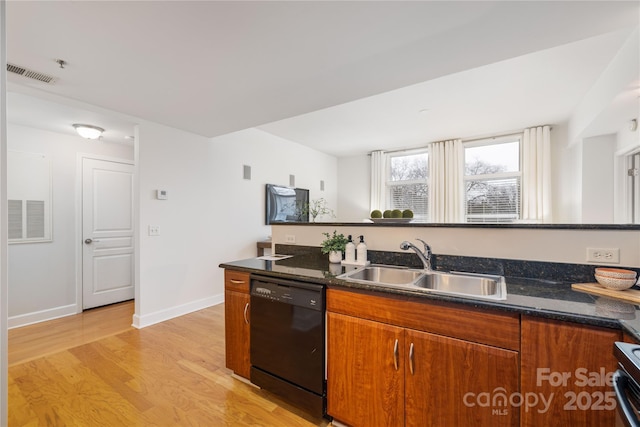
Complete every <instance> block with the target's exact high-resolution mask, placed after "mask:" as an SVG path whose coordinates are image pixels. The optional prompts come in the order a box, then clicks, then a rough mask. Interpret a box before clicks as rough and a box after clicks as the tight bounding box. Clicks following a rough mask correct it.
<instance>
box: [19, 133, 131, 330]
mask: <svg viewBox="0 0 640 427" xmlns="http://www.w3.org/2000/svg"><path fill="white" fill-rule="evenodd" d="M7 139H8V149H9V150H16V151H24V152H31V153H42V154H44V155H46V156H47V157H48V158H49V159H51V162H52V185H53V198H52V208H53V228H52V230H53V241H51V242H44V243H27V244H11V245H9V251H8V252H9V253H8V265H9V297H8V298H9V326H10V327H15V326H20V325H24V324H28V323H33V322H37V321H42V320H46V319H50V318H54V317H58V316H61V315H66V314H72V313H76V312H77V311H78V309H79V306H78V304H79V302H78V301H77V300H76V286H77V285H79V284H80V282H79V281H78V282H76V271H77V270H76V249H77V246H78V242H80V240H81V239H80V238H81V236H77V235H76V225H77V222H76V221H77V211H76V196H77V192H76V188H77V187H76V184H77V183H78V181H77V177H78V173H79V171H77V170H76V169H77V156H78V153H86V154H91V155H99V156H108V157H114V158H120V159H126V160H133V147H132V146H126V145H119V144H109V143H102V142H99V141H89V140H86V139H83V138H80V137H79V136H72V135H64V134H59V133H54V132H48V131H44V130H40V129H35V128H30V127H25V126H20V125H17V124H11V123H9V125H8V129H7ZM8 185H9V186H11V183H8Z"/></svg>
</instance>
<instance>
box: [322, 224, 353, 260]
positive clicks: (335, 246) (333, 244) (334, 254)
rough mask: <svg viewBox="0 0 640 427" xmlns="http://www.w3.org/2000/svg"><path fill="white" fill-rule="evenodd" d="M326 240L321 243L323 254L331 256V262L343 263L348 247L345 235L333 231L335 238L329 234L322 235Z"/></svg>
mask: <svg viewBox="0 0 640 427" xmlns="http://www.w3.org/2000/svg"><path fill="white" fill-rule="evenodd" d="M322 234H323V235H324V236H325V237H326V239H324V240H323V241H322V243H321V245H322V253H323V254H329V262H341V261H342V253H343V252H344V249H345V247H346V245H347V242H348V240H347V238H346V237H344V234H342V233H340V234H338V232H337V231H336V230H333V236H332V235H330V234H329V233H322Z"/></svg>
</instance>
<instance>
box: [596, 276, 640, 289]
mask: <svg viewBox="0 0 640 427" xmlns="http://www.w3.org/2000/svg"><path fill="white" fill-rule="evenodd" d="M595 276H596V280H597V281H598V283H600V284H601V285H602V286H604V287H605V288H607V289H613V290H616V291H622V290H625V289H629V288H630V287H632V286H633V285H635V284H636V279H618V278H615V277H606V276H600V275H599V274H596V275H595Z"/></svg>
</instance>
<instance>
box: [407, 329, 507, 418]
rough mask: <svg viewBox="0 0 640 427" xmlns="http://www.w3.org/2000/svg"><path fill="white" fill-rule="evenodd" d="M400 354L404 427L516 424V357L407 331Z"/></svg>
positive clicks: (499, 350) (482, 346) (431, 335)
mask: <svg viewBox="0 0 640 427" xmlns="http://www.w3.org/2000/svg"><path fill="white" fill-rule="evenodd" d="M404 352H405V354H406V355H407V356H406V357H407V363H406V365H405V373H406V379H405V398H406V413H405V416H406V425H407V426H421V427H425V426H439V427H440V426H517V425H519V407H518V404H519V400H518V397H519V396H518V393H517V392H518V384H519V367H518V366H519V358H518V353H517V352H515V351H511V350H504V349H500V348H496V347H491V346H487V345H483V344H476V343H471V342H467V341H463V340H458V339H454V338H448V337H443V336H439V335H433V334H429V333H425V332H419V331H414V330H409V329H407V330H406V335H405V350H404ZM510 399H515V402H516V405H515V406H511V405H510V403H509V402H510Z"/></svg>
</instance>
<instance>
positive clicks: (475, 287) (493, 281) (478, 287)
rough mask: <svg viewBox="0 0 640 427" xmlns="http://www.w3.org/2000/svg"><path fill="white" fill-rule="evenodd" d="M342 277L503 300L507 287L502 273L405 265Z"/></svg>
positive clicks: (374, 267) (361, 270)
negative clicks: (440, 269) (446, 270)
mask: <svg viewBox="0 0 640 427" xmlns="http://www.w3.org/2000/svg"><path fill="white" fill-rule="evenodd" d="M338 278H339V279H343V280H346V281H351V282H356V283H366V284H370V285H374V286H381V287H392V288H400V289H407V290H413V291H419V292H432V293H440V294H447V295H461V296H466V297H473V298H485V299H493V300H503V299H506V297H507V287H506V283H505V280H504V277H503V276H493V275H488V274H475V273H459V272H442V271H429V270H415V269H410V268H406V267H397V266H385V265H372V266H367V267H362V268H359V269H357V270H353V271H349V272H346V273H344V274H341V275H340V276H338Z"/></svg>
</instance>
